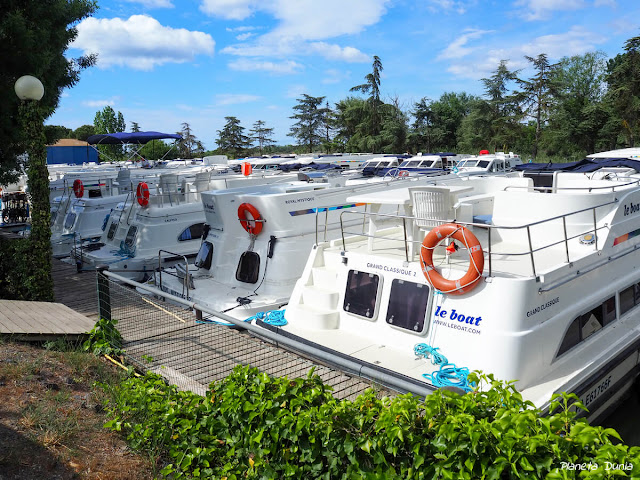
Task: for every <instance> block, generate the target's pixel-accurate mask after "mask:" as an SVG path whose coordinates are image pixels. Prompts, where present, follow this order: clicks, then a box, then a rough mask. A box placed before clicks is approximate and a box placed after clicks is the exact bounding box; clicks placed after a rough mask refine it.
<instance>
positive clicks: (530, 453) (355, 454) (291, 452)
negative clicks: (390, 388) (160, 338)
mask: <svg viewBox="0 0 640 480" xmlns="http://www.w3.org/2000/svg"><path fill="white" fill-rule="evenodd" d="M471 375H472V376H473V377H474V378H473V379H472V380H474V381H476V382H477V383H479V384H480V386H481V387H482V390H483V391H482V390H476V391H474V392H472V393H470V394H467V395H462V396H461V395H458V394H456V393H453V392H449V391H444V390H439V391H437V392H436V393H434V394H433V395H431V396H429V397H427V398H426V399H424V400H421V399H418V398H417V397H414V396H411V395H403V396H398V397H395V398H386V397H384V398H377V396H376V393H375V392H374V391H373V390H368V391H366V392H365V393H364V394H362V395H361V396H359V397H358V398H357V399H356V400H354V401H347V400H343V401H338V400H336V399H334V398H333V397H332V396H331V392H330V387H327V386H325V385H324V384H323V383H322V381H321V380H320V378H319V377H318V376H314V375H313V372H310V373H309V375H308V376H307V378H305V379H297V380H289V379H286V378H270V377H269V376H267V375H266V374H263V373H260V372H259V371H258V370H257V369H254V368H250V367H237V368H236V369H235V370H234V371H233V373H232V374H231V375H230V376H229V377H227V378H226V379H225V380H223V381H221V382H219V383H215V384H212V385H211V386H210V390H209V392H208V393H207V396H206V397H200V396H198V395H195V394H193V393H190V392H179V391H178V390H177V389H176V387H174V386H168V385H166V384H165V382H164V381H163V379H162V378H161V377H159V376H156V375H147V376H145V377H142V378H137V379H136V378H130V379H128V380H127V381H126V382H125V383H123V384H122V385H121V386H120V387H118V389H117V391H116V392H114V393H113V395H112V396H111V398H112V400H111V404H110V405H108V409H109V411H110V415H111V417H112V419H111V420H110V421H109V422H108V423H107V424H106V426H107V427H108V428H111V429H113V430H117V431H121V432H123V433H124V434H125V435H126V436H127V438H128V440H129V442H130V443H131V444H132V446H133V447H135V448H138V449H144V450H153V451H155V452H161V453H162V454H163V455H164V456H165V458H168V462H170V463H169V464H168V465H167V466H166V467H165V468H164V469H163V472H162V473H163V474H164V475H166V476H169V477H170V478H211V477H216V478H225V477H226V478H227V479H228V480H231V479H239V478H295V479H298V478H326V479H329V478H331V479H335V478H344V479H350V478H385V479H396V478H397V479H408V478H411V479H413V478H415V479H440V478H441V479H482V478H486V479H515V478H518V479H521V478H522V479H524V478H526V479H540V478H547V479H562V478H575V477H576V476H578V475H580V477H581V478H582V477H583V476H587V477H591V478H613V477H614V476H616V478H617V476H623V477H624V476H630V477H631V476H638V475H640V448H638V447H631V448H629V447H628V446H626V445H623V444H621V443H619V440H620V438H619V436H618V434H617V433H616V432H615V430H613V429H604V428H602V427H593V426H590V425H588V424H587V423H586V421H585V420H582V419H576V418H575V416H576V414H575V413H574V412H573V411H572V410H571V409H569V408H568V403H569V402H573V401H577V397H576V396H575V395H567V394H563V395H561V396H556V398H555V399H554V405H553V406H552V411H555V410H557V411H558V412H559V413H556V414H554V415H551V416H546V417H542V416H541V415H540V412H539V411H538V410H537V409H536V408H534V406H533V405H532V404H531V403H530V402H526V401H524V400H523V399H522V397H521V395H520V394H519V393H518V392H517V391H516V390H515V388H514V387H513V385H512V384H510V383H504V382H500V381H497V380H495V379H494V378H493V377H492V376H491V375H488V376H486V375H482V374H479V373H472V374H471ZM574 405H579V403H578V404H574ZM580 406H581V405H580ZM582 408H583V407H582ZM562 462H566V465H573V466H577V468H580V466H581V465H585V466H586V467H584V466H583V467H582V468H583V470H582V471H576V470H570V469H569V468H567V467H566V465H565V468H563V463H562ZM606 462H609V465H611V464H616V465H620V464H627V465H629V464H632V465H633V470H632V471H628V470H623V469H611V468H610V469H607V466H608V465H607V463H606Z"/></svg>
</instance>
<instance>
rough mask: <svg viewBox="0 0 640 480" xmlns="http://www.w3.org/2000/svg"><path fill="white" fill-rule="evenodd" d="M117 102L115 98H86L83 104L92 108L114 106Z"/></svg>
mask: <svg viewBox="0 0 640 480" xmlns="http://www.w3.org/2000/svg"><path fill="white" fill-rule="evenodd" d="M115 104H116V102H115V100H113V99H112V100H85V101H83V102H82V105H84V106H85V107H92V108H104V107H113V106H114V105H115Z"/></svg>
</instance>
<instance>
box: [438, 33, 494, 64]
mask: <svg viewBox="0 0 640 480" xmlns="http://www.w3.org/2000/svg"><path fill="white" fill-rule="evenodd" d="M493 32H494V30H475V29H468V30H466V33H463V34H462V35H459V36H458V37H457V38H456V39H455V40H454V41H453V42H452V43H450V44H449V45H448V46H447V48H445V49H444V50H443V51H442V53H441V54H440V55H438V58H437V59H438V60H442V59H448V58H462V57H466V56H467V55H469V54H470V53H472V52H473V51H474V48H471V47H465V45H467V43H468V42H469V40H475V39H477V38H480V37H482V36H483V35H485V34H487V33H493ZM475 48H478V47H475Z"/></svg>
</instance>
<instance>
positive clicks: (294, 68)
mask: <svg viewBox="0 0 640 480" xmlns="http://www.w3.org/2000/svg"><path fill="white" fill-rule="evenodd" d="M229 68H230V69H231V70H237V71H241V72H254V71H263V72H269V73H274V74H280V75H285V74H292V73H298V72H300V71H301V70H302V69H303V68H304V67H303V66H302V65H300V64H299V63H296V62H294V61H293V60H287V61H284V62H269V61H264V60H251V59H248V58H240V59H238V60H235V61H233V62H230V63H229Z"/></svg>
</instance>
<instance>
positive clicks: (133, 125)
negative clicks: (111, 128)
mask: <svg viewBox="0 0 640 480" xmlns="http://www.w3.org/2000/svg"><path fill="white" fill-rule="evenodd" d="M139 131H140V125H138V122H131V132H133V133H138V132H139Z"/></svg>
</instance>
